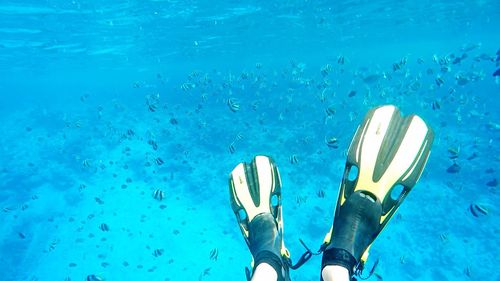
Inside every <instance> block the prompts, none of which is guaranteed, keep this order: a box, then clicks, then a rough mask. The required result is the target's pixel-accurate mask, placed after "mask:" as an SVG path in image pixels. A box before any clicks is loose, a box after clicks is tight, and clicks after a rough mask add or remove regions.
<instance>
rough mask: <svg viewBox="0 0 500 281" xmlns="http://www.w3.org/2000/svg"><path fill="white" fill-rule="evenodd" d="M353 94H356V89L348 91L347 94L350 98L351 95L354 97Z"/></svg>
mask: <svg viewBox="0 0 500 281" xmlns="http://www.w3.org/2000/svg"><path fill="white" fill-rule="evenodd" d="M355 95H356V91H350V92H349V95H348V96H349V97H350V98H352V97H354V96H355Z"/></svg>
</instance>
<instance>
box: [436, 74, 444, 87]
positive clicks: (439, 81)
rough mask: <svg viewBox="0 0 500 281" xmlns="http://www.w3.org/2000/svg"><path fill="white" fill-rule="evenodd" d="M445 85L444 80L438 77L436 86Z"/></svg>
mask: <svg viewBox="0 0 500 281" xmlns="http://www.w3.org/2000/svg"><path fill="white" fill-rule="evenodd" d="M443 84H444V80H443V78H441V77H440V76H438V77H436V85H438V86H439V87H441V85H443Z"/></svg>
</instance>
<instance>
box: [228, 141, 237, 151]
mask: <svg viewBox="0 0 500 281" xmlns="http://www.w3.org/2000/svg"><path fill="white" fill-rule="evenodd" d="M235 151H236V148H235V147H234V142H233V143H231V144H230V145H229V153H231V154H233V153H234V152H235Z"/></svg>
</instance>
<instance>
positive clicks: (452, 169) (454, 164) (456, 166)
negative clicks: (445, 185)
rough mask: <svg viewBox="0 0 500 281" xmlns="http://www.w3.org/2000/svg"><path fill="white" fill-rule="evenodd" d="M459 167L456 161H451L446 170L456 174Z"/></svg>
mask: <svg viewBox="0 0 500 281" xmlns="http://www.w3.org/2000/svg"><path fill="white" fill-rule="evenodd" d="M460 169H461V167H460V166H459V165H458V164H457V163H453V165H451V166H450V167H448V169H446V172H448V173H450V174H456V173H458V172H460Z"/></svg>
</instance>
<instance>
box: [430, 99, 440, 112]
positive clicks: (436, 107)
mask: <svg viewBox="0 0 500 281" xmlns="http://www.w3.org/2000/svg"><path fill="white" fill-rule="evenodd" d="M431 106H432V110H437V109H441V105H440V104H439V102H438V101H433V102H432V104H431Z"/></svg>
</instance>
